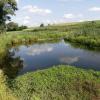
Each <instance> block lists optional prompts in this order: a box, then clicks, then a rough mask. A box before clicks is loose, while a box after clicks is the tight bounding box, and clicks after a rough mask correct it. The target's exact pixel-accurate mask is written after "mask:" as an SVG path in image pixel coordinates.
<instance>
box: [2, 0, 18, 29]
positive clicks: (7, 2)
mask: <svg viewBox="0 0 100 100" xmlns="http://www.w3.org/2000/svg"><path fill="white" fill-rule="evenodd" d="M16 10H17V4H16V1H15V0H0V27H1V26H3V27H2V30H3V29H5V28H6V27H5V22H6V21H7V20H10V19H11V17H10V15H14V12H15V11H16Z"/></svg>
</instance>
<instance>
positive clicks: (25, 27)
mask: <svg viewBox="0 0 100 100" xmlns="http://www.w3.org/2000/svg"><path fill="white" fill-rule="evenodd" d="M27 28H28V27H27V26H24V25H22V26H20V27H19V30H23V29H27Z"/></svg>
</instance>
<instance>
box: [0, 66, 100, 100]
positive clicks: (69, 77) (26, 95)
mask: <svg viewBox="0 0 100 100" xmlns="http://www.w3.org/2000/svg"><path fill="white" fill-rule="evenodd" d="M0 78H1V77H0ZM3 80H4V78H3ZM7 81H8V84H6V86H7V87H9V90H10V91H11V92H10V93H12V94H10V95H13V96H14V97H16V98H17V99H16V100H66V99H67V100H99V99H100V72H96V71H93V70H83V69H80V68H75V67H72V66H65V65H60V66H54V67H53V68H50V69H45V70H40V71H36V72H31V73H27V74H25V75H22V76H19V77H17V78H16V79H14V80H7ZM3 84H5V83H3ZM1 85H2V84H1ZM2 86H3V85H2ZM6 92H8V90H7V89H6ZM0 100H4V99H1V98H0ZM10 100H11V99H10ZM13 100H14V99H13Z"/></svg>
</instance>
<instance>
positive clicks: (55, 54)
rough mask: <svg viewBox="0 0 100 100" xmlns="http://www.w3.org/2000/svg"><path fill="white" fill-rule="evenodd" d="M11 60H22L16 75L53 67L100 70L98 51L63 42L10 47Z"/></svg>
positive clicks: (99, 53)
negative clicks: (70, 66)
mask: <svg viewBox="0 0 100 100" xmlns="http://www.w3.org/2000/svg"><path fill="white" fill-rule="evenodd" d="M10 52H14V55H13V58H16V57H17V58H18V57H19V58H20V59H22V60H23V67H22V68H21V69H20V70H19V72H18V74H19V75H21V74H24V73H26V72H31V71H36V70H40V69H46V68H49V67H51V66H54V65H60V64H63V65H74V66H76V67H80V68H84V69H93V70H100V51H94V50H88V49H83V48H80V47H78V44H77V47H75V46H72V45H71V44H70V43H67V42H65V41H64V40H61V41H58V42H51V43H50V42H49V43H48V42H45V43H41V44H40V43H36V44H32V45H28V46H26V45H21V46H16V47H12V48H11V49H10Z"/></svg>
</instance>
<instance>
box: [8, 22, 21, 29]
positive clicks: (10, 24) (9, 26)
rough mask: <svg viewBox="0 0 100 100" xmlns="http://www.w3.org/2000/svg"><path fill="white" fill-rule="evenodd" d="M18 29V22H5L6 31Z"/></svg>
mask: <svg viewBox="0 0 100 100" xmlns="http://www.w3.org/2000/svg"><path fill="white" fill-rule="evenodd" d="M18 29H19V27H18V24H17V23H14V22H9V23H8V24H7V31H17V30H18Z"/></svg>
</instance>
